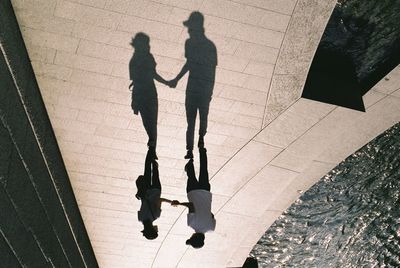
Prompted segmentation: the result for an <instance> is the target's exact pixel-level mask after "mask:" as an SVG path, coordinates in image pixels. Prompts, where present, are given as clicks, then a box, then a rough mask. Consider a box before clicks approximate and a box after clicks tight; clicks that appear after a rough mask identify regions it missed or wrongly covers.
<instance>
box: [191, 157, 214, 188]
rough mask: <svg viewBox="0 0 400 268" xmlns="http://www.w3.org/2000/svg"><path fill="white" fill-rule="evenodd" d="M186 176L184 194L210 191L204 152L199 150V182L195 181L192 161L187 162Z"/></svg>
mask: <svg viewBox="0 0 400 268" xmlns="http://www.w3.org/2000/svg"><path fill="white" fill-rule="evenodd" d="M186 174H187V177H188V179H187V184H186V193H189V192H190V191H193V190H200V189H202V190H206V191H210V189H211V185H210V182H209V178H208V168H207V152H206V150H200V174H199V180H198V181H197V179H196V174H195V171H194V165H193V159H191V160H189V162H188V163H187V164H186Z"/></svg>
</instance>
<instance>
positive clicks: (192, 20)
mask: <svg viewBox="0 0 400 268" xmlns="http://www.w3.org/2000/svg"><path fill="white" fill-rule="evenodd" d="M183 25H185V26H186V27H188V28H189V29H203V26H204V16H203V14H201V13H200V12H198V11H194V12H192V13H191V14H190V16H189V18H188V19H187V20H185V21H184V22H183Z"/></svg>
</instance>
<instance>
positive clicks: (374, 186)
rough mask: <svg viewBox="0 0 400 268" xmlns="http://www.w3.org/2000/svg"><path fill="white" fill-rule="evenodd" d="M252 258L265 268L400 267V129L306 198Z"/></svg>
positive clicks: (279, 222)
mask: <svg viewBox="0 0 400 268" xmlns="http://www.w3.org/2000/svg"><path fill="white" fill-rule="evenodd" d="M250 255H251V256H255V257H257V259H258V263H259V266H260V267H400V123H398V124H396V125H395V126H393V127H392V128H390V129H389V130H387V131H386V132H384V133H383V134H381V135H380V136H379V137H377V138H376V139H374V140H373V141H371V142H370V143H369V144H367V145H365V146H364V147H363V148H361V149H360V150H359V151H357V152H356V153H354V154H353V155H351V156H350V157H348V158H347V159H346V160H345V161H343V162H342V163H340V164H339V165H338V166H337V167H336V168H335V169H333V170H332V171H331V172H330V173H328V174H327V175H326V176H324V177H323V178H322V179H321V180H320V181H319V182H318V183H317V184H315V185H314V186H313V187H311V188H310V189H309V190H308V191H307V192H305V193H304V194H303V196H301V198H299V199H298V200H297V201H296V202H295V203H294V204H293V205H292V206H291V207H290V208H288V210H287V211H285V212H284V213H283V214H282V215H281V217H280V218H279V219H278V220H277V221H275V223H274V224H273V225H272V226H271V227H270V228H269V229H268V230H267V232H266V233H265V234H264V236H263V237H262V238H261V239H260V240H259V241H258V243H257V244H256V246H255V247H254V248H253V250H252V252H251V254H250Z"/></svg>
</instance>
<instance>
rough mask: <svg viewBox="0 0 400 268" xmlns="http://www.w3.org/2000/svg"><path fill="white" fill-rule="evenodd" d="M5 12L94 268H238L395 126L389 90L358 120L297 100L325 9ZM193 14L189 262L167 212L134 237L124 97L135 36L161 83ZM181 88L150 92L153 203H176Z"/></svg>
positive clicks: (79, 0)
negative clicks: (202, 113) (321, 185)
mask: <svg viewBox="0 0 400 268" xmlns="http://www.w3.org/2000/svg"><path fill="white" fill-rule="evenodd" d="M12 3H13V5H14V8H15V11H16V14H17V17H18V21H19V23H20V27H21V30H22V32H23V36H24V39H25V42H26V43H27V47H28V51H29V54H30V57H31V60H32V64H33V66H34V70H35V73H36V77H37V79H38V82H39V86H40V89H41V93H42V95H43V97H44V100H45V104H46V108H47V110H48V113H49V116H50V119H51V122H52V125H53V127H54V130H55V133H56V136H57V139H58V142H59V145H60V148H61V151H62V154H63V157H64V160H65V163H66V167H67V170H68V173H69V176H70V178H71V183H72V186H73V188H74V192H75V195H76V197H77V199H78V203H79V205H80V209H81V213H82V215H83V218H84V221H85V225H86V227H87V229H88V233H89V236H90V239H91V242H92V245H93V248H94V250H95V254H96V257H97V259H98V262H99V265H100V266H101V267H150V266H154V267H175V266H178V267H196V266H199V267H226V266H231V267H232V266H241V265H242V263H243V261H244V260H245V258H246V256H247V254H248V253H249V252H250V250H251V248H252V246H253V245H254V243H255V242H256V241H257V240H258V239H259V237H260V236H261V235H262V233H263V232H264V231H265V230H266V228H267V227H268V226H269V225H270V224H271V223H272V222H273V221H274V220H275V219H276V217H278V216H279V215H280V214H281V212H282V211H283V210H284V209H285V208H286V207H287V206H288V205H290V204H291V202H293V200H295V198H297V197H298V196H299V195H300V193H301V192H302V191H304V190H306V189H307V188H308V187H309V186H310V185H312V184H313V183H314V182H315V181H316V180H317V179H318V178H320V177H321V176H323V175H324V174H325V173H326V172H327V171H329V170H330V169H331V168H332V167H334V166H335V165H336V164H337V163H338V162H339V161H341V160H342V159H343V158H344V157H346V156H347V155H348V154H350V153H352V152H353V151H355V150H356V149H358V148H359V147H360V146H361V145H362V144H364V143H366V142H367V141H369V140H370V139H372V138H373V137H374V136H375V135H377V134H379V133H380V132H382V131H383V130H384V129H386V128H388V127H390V126H391V125H392V124H394V123H395V121H398V120H399V114H400V113H399V108H398V107H400V105H398V104H399V98H398V97H396V94H397V96H398V94H399V93H398V88H397V93H396V92H394V93H393V94H392V95H387V94H388V92H389V91H385V90H389V89H384V88H385V86H386V84H382V85H381V90H379V89H378V88H379V87H378V86H377V89H376V90H372V91H370V92H369V93H368V94H369V95H368V96H366V97H367V98H368V101H369V105H370V106H369V108H368V109H367V113H365V114H362V113H359V112H354V111H348V110H346V109H342V108H337V107H335V106H331V105H326V104H321V103H316V102H313V101H309V100H303V99H300V100H299V97H300V95H301V89H302V86H303V83H304V80H305V78H306V74H307V70H308V66H309V65H310V62H311V59H312V56H313V54H314V51H315V49H316V47H317V45H318V40H319V38H320V36H321V34H322V31H323V29H324V27H325V24H326V22H327V20H328V19H329V15H330V12H331V11H332V9H333V7H334V4H335V1H331V0H324V1H311V0H309V1H306V0H304V1H303V0H298V1H295V0H284V1H270V0H265V1H264V0H233V1H227V0H218V1H217V0H190V1H187V0H182V1H181V0H155V1H147V0H136V1H122V0H98V1H90V0H86V1H85V0H74V1H72V0H69V1H64V0H46V1H45V0H34V1H22V0H13V1H12ZM193 10H199V11H200V12H202V13H203V14H204V16H205V32H206V35H207V36H208V38H209V39H210V40H212V41H213V42H214V43H215V44H216V46H217V50H218V59H219V64H218V67H217V77H216V86H215V89H214V95H213V99H212V102H211V111H210V115H209V130H208V134H207V135H206V144H207V148H208V152H209V162H210V163H209V169H210V170H209V171H210V175H212V176H213V177H212V181H211V185H212V192H213V193H214V196H213V211H214V214H215V215H216V219H217V227H216V230H215V232H213V233H210V234H207V235H206V245H205V246H204V248H203V249H201V250H194V249H191V248H188V247H187V246H185V244H184V242H185V240H186V239H187V238H188V237H189V236H190V234H191V230H190V229H189V228H188V227H187V226H186V222H185V221H186V218H185V217H186V216H185V215H186V211H184V210H183V209H180V208H172V207H168V206H165V207H163V213H162V216H161V218H160V219H158V220H157V224H158V226H159V237H158V239H157V240H155V241H146V240H145V239H144V238H143V237H142V236H141V233H140V230H141V228H142V227H141V224H140V223H139V222H138V221H137V214H136V213H137V212H136V211H137V210H138V208H139V203H138V202H137V200H135V198H134V196H133V195H134V193H135V184H134V180H135V179H136V177H137V176H138V175H140V174H141V173H142V172H143V163H144V158H145V152H146V142H147V136H146V134H145V132H144V129H143V126H142V123H141V120H140V118H139V117H137V116H134V115H133V113H132V111H131V109H130V92H129V91H128V84H129V77H128V62H129V60H130V57H131V55H132V52H133V50H132V48H131V47H130V46H129V42H130V40H131V38H132V37H133V36H134V35H135V33H137V32H139V31H143V32H145V33H147V34H149V36H150V45H151V51H152V53H153V55H154V57H155V60H156V62H157V70H158V71H159V73H160V74H161V75H162V76H164V77H165V78H166V79H170V78H173V77H175V75H176V74H177V72H179V70H180V68H181V66H182V65H183V63H184V61H185V59H184V41H185V39H186V38H188V34H187V32H186V29H185V28H184V27H183V25H182V21H184V20H186V19H187V18H188V16H189V14H190V13H191V12H192V11H193ZM389 81H391V80H389ZM384 82H385V81H383V83H384ZM386 82H387V81H386ZM185 85H186V80H185V78H184V79H183V81H181V82H180V83H179V85H178V87H177V89H170V88H168V87H165V86H163V85H161V84H157V89H158V95H159V120H158V127H159V140H158V142H159V147H158V156H159V159H160V160H159V164H160V175H161V182H162V184H163V194H164V195H165V197H167V198H177V199H185V198H186V195H185V176H184V171H183V166H184V164H185V161H184V160H183V155H184V153H185V141H184V136H185V128H186V122H185V120H186V119H185V109H184V90H185ZM394 85H395V83H393V86H394ZM390 90H393V91H395V90H396V89H394V88H392V89H390ZM390 92H392V91H390ZM378 118H379V120H377V119H378ZM335 122H339V123H340V124H341V125H340V124H339V125H334V123H335ZM354 122H357V124H355V123H354ZM344 139H345V140H346V142H343V141H344ZM332 148H334V149H332ZM332 151H334V152H335V153H334V154H332ZM336 152H337V153H336Z"/></svg>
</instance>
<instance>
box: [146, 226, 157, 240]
mask: <svg viewBox="0 0 400 268" xmlns="http://www.w3.org/2000/svg"><path fill="white" fill-rule="evenodd" d="M143 227H144V228H143V230H142V234H143V236H144V237H146V238H147V239H149V240H154V239H156V238H157V237H158V227H157V225H153V223H150V224H143Z"/></svg>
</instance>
